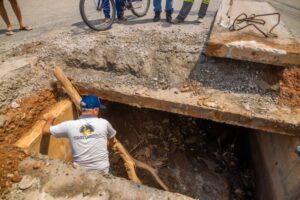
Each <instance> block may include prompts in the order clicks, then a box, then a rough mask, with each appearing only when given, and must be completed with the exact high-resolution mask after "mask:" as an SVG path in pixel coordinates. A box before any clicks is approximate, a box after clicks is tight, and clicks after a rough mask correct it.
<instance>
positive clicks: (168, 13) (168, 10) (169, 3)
mask: <svg viewBox="0 0 300 200" xmlns="http://www.w3.org/2000/svg"><path fill="white" fill-rule="evenodd" d="M165 11H166V16H167V22H169V23H171V21H172V13H173V0H166V8H165Z"/></svg>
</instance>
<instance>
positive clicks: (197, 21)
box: [195, 17, 203, 24]
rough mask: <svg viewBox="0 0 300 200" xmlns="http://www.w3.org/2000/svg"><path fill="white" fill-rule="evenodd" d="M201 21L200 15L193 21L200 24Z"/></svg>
mask: <svg viewBox="0 0 300 200" xmlns="http://www.w3.org/2000/svg"><path fill="white" fill-rule="evenodd" d="M202 22H203V18H202V17H198V18H197V19H196V20H195V23H197V24H201V23H202Z"/></svg>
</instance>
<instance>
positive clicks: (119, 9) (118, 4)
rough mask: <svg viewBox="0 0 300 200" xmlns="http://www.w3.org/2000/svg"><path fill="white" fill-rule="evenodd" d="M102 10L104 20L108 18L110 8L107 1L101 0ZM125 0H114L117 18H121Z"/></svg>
mask: <svg viewBox="0 0 300 200" xmlns="http://www.w3.org/2000/svg"><path fill="white" fill-rule="evenodd" d="M101 2H102V8H103V13H104V16H105V18H110V17H111V16H110V6H109V1H108V0H102V1H101ZM125 2H126V0H115V4H116V10H117V17H121V16H123V14H124V12H123V6H124V5H125Z"/></svg>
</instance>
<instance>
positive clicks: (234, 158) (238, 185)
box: [103, 103, 255, 200]
mask: <svg viewBox="0 0 300 200" xmlns="http://www.w3.org/2000/svg"><path fill="white" fill-rule="evenodd" d="M103 115H104V118H106V119H108V120H109V121H110V122H111V123H112V124H113V126H114V127H116V129H117V130H122V133H121V132H120V134H119V137H120V140H121V141H128V143H126V144H125V143H124V144H125V145H126V148H127V149H132V148H135V151H133V153H132V155H133V157H134V158H137V159H139V160H142V161H144V162H145V163H148V164H149V165H151V166H153V167H155V169H156V170H157V171H158V174H159V175H160V177H161V178H162V180H164V182H165V183H166V184H167V185H168V186H169V187H170V190H171V191H173V192H178V193H181V194H185V195H188V196H191V197H193V198H199V199H208V200H210V199H214V200H215V199H253V198H254V197H253V190H254V187H255V185H254V175H253V168H252V166H251V163H249V164H248V163H245V161H244V160H243V159H241V158H240V157H239V155H237V152H239V151H240V152H241V151H244V150H242V149H243V148H246V147H247V145H244V146H239V145H236V144H237V143H239V142H241V143H243V144H244V143H245V141H244V140H242V141H241V140H240V139H239V138H240V137H242V138H243V136H240V135H239V134H240V133H238V132H242V131H245V129H243V128H239V127H233V126H228V125H224V124H218V123H214V122H209V121H205V120H200V119H194V118H190V117H184V116H180V115H175V114H171V113H165V112H161V111H154V110H149V109H138V108H132V107H129V106H126V105H122V104H117V103H111V104H108V106H107V109H106V110H105V111H104V113H103ZM124 118H126V121H125V122H124ZM230 132H232V133H231V134H230ZM218 138H219V139H218ZM141 140H143V145H142V146H141V145H140V146H139V147H136V145H137V144H138V143H139V142H140V141H141ZM218 140H219V141H220V142H219V143H218V142H217V141H218ZM232 144H234V145H232ZM233 146H235V147H234V148H233ZM241 154H242V155H241V156H242V157H245V159H249V152H248V153H247V152H245V154H243V153H241ZM110 160H111V167H112V172H113V174H114V175H115V176H122V177H127V175H126V170H125V169H124V167H123V166H122V162H121V161H120V160H119V155H117V154H111V155H110ZM138 175H139V177H140V178H141V180H142V181H143V183H144V184H146V185H149V186H152V187H157V188H159V185H157V183H156V182H154V181H153V180H152V177H151V176H149V174H148V173H146V172H144V171H139V170H138ZM245 181H246V182H248V183H245Z"/></svg>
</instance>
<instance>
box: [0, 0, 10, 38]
mask: <svg viewBox="0 0 300 200" xmlns="http://www.w3.org/2000/svg"><path fill="white" fill-rule="evenodd" d="M0 14H1V17H2V19H3V20H4V22H5V24H6V26H7V33H6V35H12V34H13V27H12V25H11V23H10V21H9V18H8V16H7V12H6V10H5V7H4V2H3V0H0Z"/></svg>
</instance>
